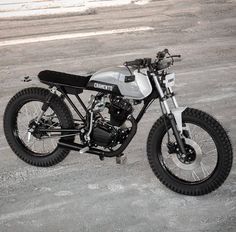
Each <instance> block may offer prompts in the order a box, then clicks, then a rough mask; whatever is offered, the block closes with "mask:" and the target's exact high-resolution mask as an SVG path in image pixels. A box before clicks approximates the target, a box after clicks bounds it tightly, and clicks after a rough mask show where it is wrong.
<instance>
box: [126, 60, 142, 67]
mask: <svg viewBox="0 0 236 232" xmlns="http://www.w3.org/2000/svg"><path fill="white" fill-rule="evenodd" d="M142 64H143V59H136V60H132V61H126V62H125V63H124V65H125V66H140V65H142Z"/></svg>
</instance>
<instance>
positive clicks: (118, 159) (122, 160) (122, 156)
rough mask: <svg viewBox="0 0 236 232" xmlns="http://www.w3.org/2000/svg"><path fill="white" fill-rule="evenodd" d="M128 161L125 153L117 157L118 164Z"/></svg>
mask: <svg viewBox="0 0 236 232" xmlns="http://www.w3.org/2000/svg"><path fill="white" fill-rule="evenodd" d="M127 161H128V159H127V156H126V155H124V154H122V155H121V156H117V157H116V163H117V164H127Z"/></svg>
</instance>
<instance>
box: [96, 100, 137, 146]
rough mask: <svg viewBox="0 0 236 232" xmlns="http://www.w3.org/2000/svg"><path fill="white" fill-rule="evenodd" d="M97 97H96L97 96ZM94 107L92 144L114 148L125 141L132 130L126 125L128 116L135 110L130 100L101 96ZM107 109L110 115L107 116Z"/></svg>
mask: <svg viewBox="0 0 236 232" xmlns="http://www.w3.org/2000/svg"><path fill="white" fill-rule="evenodd" d="M95 99H96V98H95ZM94 101H96V104H94V106H93V109H94V112H96V113H95V115H94V124H93V130H92V132H91V142H92V145H95V146H102V147H104V148H112V147H115V146H116V145H117V144H121V143H123V141H124V140H125V139H126V137H127V136H128V134H129V132H130V128H128V127H126V126H125V121H126V120H127V117H128V116H129V115H130V114H131V113H132V112H133V107H132V105H131V103H130V102H129V100H127V99H123V98H121V97H114V96H108V97H106V96H99V98H98V97H97V100H94ZM105 109H107V110H108V117H105V116H104V115H103V113H104V114H105Z"/></svg>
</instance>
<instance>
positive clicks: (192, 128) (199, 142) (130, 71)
mask: <svg viewBox="0 0 236 232" xmlns="http://www.w3.org/2000/svg"><path fill="white" fill-rule="evenodd" d="M178 57H180V56H179V55H170V54H169V51H168V50H167V49H165V50H164V51H161V52H158V53H157V58H156V59H155V60H154V61H152V59H151V58H144V59H136V60H134V61H129V62H125V63H124V65H123V66H122V67H115V68H106V69H102V70H100V71H98V72H96V73H94V74H93V75H89V76H78V75H71V74H66V73H61V72H56V71H49V70H46V71H42V72H40V73H39V75H38V77H39V80H40V81H41V82H42V83H44V84H46V85H48V86H49V89H44V88H38V87H31V88H26V89H23V90H21V91H20V92H18V93H17V94H16V95H15V96H14V97H13V98H12V99H11V100H10V102H9V103H8V105H7V107H6V110H5V115H4V131H5V136H6V139H7V141H8V143H9V145H10V147H11V148H12V150H13V151H14V152H15V153H16V155H17V156H18V157H19V158H21V159H22V160H23V161H25V162H27V163H29V164H31V165H35V166H42V167H47V166H51V165H55V164H57V163H59V162H60V161H62V160H63V159H64V158H65V157H66V156H67V155H68V153H69V152H70V150H74V151H78V152H79V153H80V154H82V153H90V154H94V155H98V156H99V157H100V159H101V160H103V159H104V157H116V159H117V162H120V161H121V158H122V156H123V152H124V150H125V149H126V147H127V146H128V145H129V143H130V142H131V140H132V139H133V137H134V135H135V134H136V131H137V125H138V123H139V121H140V120H141V118H142V117H143V115H144V113H145V112H146V110H147V108H148V107H149V106H150V104H151V103H152V102H153V101H154V100H155V99H158V100H159V102H160V107H161V110H162V113H163V115H162V116H161V117H160V118H159V119H157V121H156V122H155V123H154V125H153V127H152V129H151V131H150V133H149V136H148V139H147V157H148V160H149V163H150V166H151V168H152V170H153V172H154V174H155V175H156V176H157V177H158V178H159V180H160V181H161V182H162V183H163V184H164V185H166V186H167V187H168V188H170V189H171V190H173V191H175V192H178V193H182V194H186V195H203V194H207V193H209V192H211V191H213V190H215V189H217V188H218V187H219V186H220V185H221V184H222V183H223V182H224V181H225V179H226V178H227V176H228V175H229V172H230V169H231V166H232V160H233V154H232V146H231V143H230V139H229V137H228V135H227V133H226V132H225V130H224V129H223V127H222V126H221V125H220V123H219V122H217V121H216V120H215V119H214V118H213V117H212V116H210V115H209V114H207V113H205V112H202V111H200V110H197V109H192V108H188V107H179V105H178V103H177V101H176V98H175V94H174V92H173V90H172V87H173V86H174V84H175V74H174V73H169V72H168V68H169V67H170V66H171V65H173V63H174V59H175V58H178ZM28 80H29V79H26V81H28ZM84 90H90V91H95V92H97V93H96V94H94V95H91V98H90V100H89V104H88V106H86V105H85V104H84V102H83V101H82V100H81V98H80V94H81V93H82V92H83V91H84ZM69 95H70V96H69ZM71 95H74V97H73V99H74V100H75V99H76V100H77V101H78V103H79V104H80V108H78V106H76V105H75V104H74V101H72V96H71ZM169 99H171V100H172V101H171V102H172V104H169V101H168V100H169ZM137 104H142V107H141V110H140V112H138V114H137V116H136V117H135V116H134V108H135V107H134V105H137ZM69 105H70V106H71V107H70V108H72V109H73V112H74V114H73V115H72V112H71V110H70V108H69V107H68V106H69ZM170 106H172V107H170ZM82 112H84V113H82ZM76 140H77V141H76Z"/></svg>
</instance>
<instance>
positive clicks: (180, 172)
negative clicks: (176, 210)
mask: <svg viewBox="0 0 236 232" xmlns="http://www.w3.org/2000/svg"><path fill="white" fill-rule="evenodd" d="M182 120H183V137H184V138H183V141H184V146H185V150H186V152H187V154H186V155H183V154H181V152H180V151H179V149H178V145H177V143H176V141H175V137H174V135H173V133H172V129H171V125H170V123H169V120H168V118H167V117H166V116H162V117H161V118H160V119H158V120H157V121H156V123H155V124H154V125H153V127H152V129H151V131H150V134H149V137H148V141H147V156H148V160H149V164H150V166H151V168H152V170H153V172H154V174H155V175H156V176H157V178H159V180H160V181H161V182H162V183H163V184H164V185H166V186H167V187H168V188H170V189H171V190H173V191H175V192H178V193H181V194H185V195H194V196H197V195H204V194H208V193H210V192H212V191H214V190H215V189H217V188H218V187H219V186H220V185H222V183H223V182H224V181H225V179H226V178H227V176H228V175H229V172H230V170H231V167H232V160H233V152H232V145H231V143H230V140H229V137H228V135H227V133H226V132H225V130H224V128H223V127H222V126H221V125H220V124H219V123H218V122H217V121H216V120H215V119H214V118H213V117H212V116H210V115H208V114H207V113H205V112H202V111H200V110H196V109H191V108H187V109H186V110H185V111H184V112H183V114H182Z"/></svg>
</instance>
